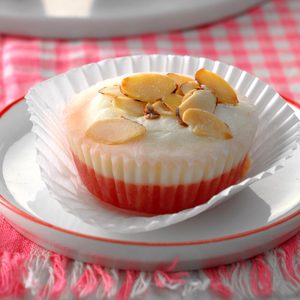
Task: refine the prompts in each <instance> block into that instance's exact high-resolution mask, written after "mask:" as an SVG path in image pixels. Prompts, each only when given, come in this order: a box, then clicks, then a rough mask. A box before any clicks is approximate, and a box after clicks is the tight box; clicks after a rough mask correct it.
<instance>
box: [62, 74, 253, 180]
mask: <svg viewBox="0 0 300 300" xmlns="http://www.w3.org/2000/svg"><path fill="white" fill-rule="evenodd" d="M120 80H121V79H120V78H116V79H110V80H106V81H103V82H101V83H98V84H96V85H94V86H92V87H90V88H89V89H87V90H85V91H83V92H82V93H80V94H78V95H77V96H76V97H75V99H73V101H72V102H71V104H70V105H69V106H68V107H67V109H66V122H65V124H66V129H67V132H68V136H69V137H71V139H70V140H71V148H72V150H73V151H74V152H75V154H77V155H78V157H79V158H80V160H82V161H84V162H86V163H87V164H88V165H90V166H92V167H94V168H95V169H96V170H97V171H98V172H99V173H100V174H103V175H105V176H111V175H112V173H113V172H114V171H113V170H110V171H108V170H106V169H107V168H104V167H103V166H102V163H99V165H98V163H95V162H92V159H90V158H88V157H87V156H88V155H87V154H86V153H85V154H84V153H83V152H82V147H80V146H79V145H82V144H83V145H85V146H87V147H88V148H91V149H92V150H91V151H92V153H96V152H97V151H100V153H101V155H104V154H105V153H107V154H108V153H109V155H111V154H112V155H116V156H119V157H122V158H124V159H126V160H127V159H128V158H131V159H133V160H134V161H135V162H136V163H137V164H140V163H141V164H142V163H143V162H144V161H147V162H150V163H152V164H156V163H159V162H161V161H168V162H170V163H172V164H176V162H177V161H178V162H179V161H180V162H183V161H184V162H185V163H186V164H188V165H190V166H192V165H194V166H195V164H196V165H197V168H201V166H202V168H204V169H205V170H204V171H202V173H203V172H204V173H205V174H202V175H201V176H200V175H199V176H196V175H195V177H199V178H200V177H201V178H202V177H203V178H205V179H209V178H213V177H215V176H217V175H219V174H221V173H222V172H224V171H228V170H229V169H231V168H232V167H234V166H235V165H237V164H238V163H239V162H240V161H241V160H242V159H243V158H244V157H245V156H246V154H247V153H248V151H249V149H250V147H251V144H252V141H253V138H254V135H255V131H256V126H257V117H256V113H255V107H254V106H253V105H251V104H249V103H248V102H247V99H246V98H243V97H241V96H239V104H238V105H236V106H233V105H224V104H218V105H217V107H216V111H215V115H216V116H217V117H218V118H220V119H221V120H223V121H224V122H226V123H227V124H228V125H229V127H230V129H231V132H232V135H233V138H232V139H229V140H223V139H215V138H209V137H199V136H197V135H195V134H193V133H192V130H191V128H190V127H187V128H186V127H182V126H181V125H179V123H178V121H177V120H176V118H175V117H169V116H161V117H160V118H159V119H155V120H147V119H145V118H144V117H133V116H129V115H127V114H126V112H124V111H122V110H118V109H115V108H114V107H113V106H112V102H111V98H110V97H109V96H104V95H102V94H100V93H98V90H99V89H101V88H102V87H105V86H110V85H113V84H119V83H120ZM120 115H123V116H125V117H126V118H128V119H131V120H133V121H136V122H138V123H140V124H142V125H144V126H145V128H146V131H147V133H146V136H144V137H142V138H141V139H139V140H136V141H132V142H128V143H125V144H121V145H103V144H97V143H94V142H93V141H91V140H88V139H87V138H85V131H86V129H87V128H88V127H89V126H90V125H91V124H93V123H94V122H95V121H97V120H101V119H109V118H113V117H119V116H120ZM224 163H225V165H224ZM210 167H211V168H210ZM108 169H109V168H108ZM149 171H150V170H149ZM121 172H122V171H120V177H121V176H124V174H123V175H122V174H121ZM117 173H118V172H117ZM129 173H130V171H129ZM113 175H114V176H115V173H114V174H113ZM126 176H127V177H128V174H127V175H126ZM135 176H136V175H135ZM117 177H118V175H117ZM129 177H130V176H129ZM141 177H143V176H141ZM199 178H194V177H193V178H190V179H184V178H183V179H181V180H183V181H186V180H187V181H188V182H193V181H196V180H198V179H199ZM128 180H129V181H130V182H131V181H135V182H136V181H137V179H135V180H133V179H131V178H129V179H128ZM142 181H143V180H142ZM166 183H168V182H166Z"/></svg>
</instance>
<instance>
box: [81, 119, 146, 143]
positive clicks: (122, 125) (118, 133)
mask: <svg viewBox="0 0 300 300" xmlns="http://www.w3.org/2000/svg"><path fill="white" fill-rule="evenodd" d="M145 133H146V128H145V127H144V126H143V125H141V124H139V123H137V122H133V121H131V120H128V119H125V118H115V119H106V120H98V121H96V122H95V123H94V124H92V125H91V126H90V127H89V128H88V129H87V131H86V133H85V135H86V137H87V138H89V139H91V140H93V141H94V142H96V143H101V144H107V145H117V144H124V143H127V142H129V141H132V140H134V139H136V138H140V137H142V136H143V135H145Z"/></svg>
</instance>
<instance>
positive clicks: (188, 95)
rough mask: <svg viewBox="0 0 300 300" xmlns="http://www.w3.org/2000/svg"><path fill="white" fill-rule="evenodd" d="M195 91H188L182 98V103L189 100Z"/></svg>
mask: <svg viewBox="0 0 300 300" xmlns="http://www.w3.org/2000/svg"><path fill="white" fill-rule="evenodd" d="M196 91H197V90H196V89H193V90H190V91H188V92H187V93H186V94H185V95H184V96H183V98H182V103H183V102H184V101H185V100H187V99H188V98H190V96H192V95H193V94H194V92H196Z"/></svg>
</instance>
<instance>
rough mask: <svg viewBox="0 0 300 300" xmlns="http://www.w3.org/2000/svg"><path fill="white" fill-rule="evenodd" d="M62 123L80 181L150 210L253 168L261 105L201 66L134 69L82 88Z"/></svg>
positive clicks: (191, 197)
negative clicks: (186, 70)
mask: <svg viewBox="0 0 300 300" xmlns="http://www.w3.org/2000/svg"><path fill="white" fill-rule="evenodd" d="M64 125H65V129H66V134H67V138H68V141H69V144H70V148H71V151H72V155H73V158H74V162H75V164H76V167H77V169H78V173H79V175H80V177H81V180H82V182H83V183H84V185H85V186H86V187H87V189H88V190H89V191H90V192H91V193H92V194H93V195H94V196H96V197H97V198H98V199H99V200H100V201H102V202H105V203H108V204H111V205H113V206H115V207H118V208H121V209H126V210H129V211H135V212H140V213H147V214H166V213H176V212H179V211H181V210H184V209H187V208H191V207H194V206H197V205H199V204H203V203H205V202H207V201H208V200H209V199H210V198H211V197H212V196H214V195H215V194H217V193H219V192H220V191H221V190H223V189H225V188H227V187H228V186H230V185H233V184H235V183H237V182H238V181H240V180H241V179H242V178H243V177H244V176H245V174H246V172H247V170H248V169H249V149H250V147H251V145H252V141H253V138H254V135H255V132H256V126H257V117H256V112H255V108H254V106H253V105H251V104H250V103H249V102H248V101H247V99H246V98H245V97H240V96H239V97H238V96H237V94H236V92H235V90H234V89H233V88H232V87H231V86H230V85H229V84H228V83H227V82H226V81H225V80H224V79H223V78H221V77H220V76H219V75H217V74H215V73H213V72H211V71H209V70H206V69H200V70H198V71H197V72H196V74H195V76H194V77H191V76H188V75H183V74H177V73H167V74H162V73H135V74H130V75H128V76H122V77H117V78H112V79H109V80H105V81H102V82H99V83H98V84H96V85H94V86H92V87H90V88H88V89H87V90H84V91H82V92H81V93H79V94H77V95H76V96H75V97H74V99H73V101H71V102H70V103H69V104H68V106H67V107H66V109H65V111H64Z"/></svg>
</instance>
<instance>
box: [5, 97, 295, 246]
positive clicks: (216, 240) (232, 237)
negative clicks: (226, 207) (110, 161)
mask: <svg viewBox="0 0 300 300" xmlns="http://www.w3.org/2000/svg"><path fill="white" fill-rule="evenodd" d="M280 96H281V97H282V98H283V99H284V100H286V101H287V102H288V103H289V104H292V105H293V106H295V107H296V108H298V109H300V104H299V103H297V102H296V101H294V100H293V99H290V98H289V97H286V96H283V95H280ZM22 101H24V102H25V96H22V97H19V98H17V99H16V100H14V101H12V102H11V103H9V104H8V105H6V106H4V107H3V108H2V109H1V110H0V118H3V116H4V115H5V114H6V113H8V112H9V111H10V110H11V109H13V108H14V107H15V106H17V105H18V104H20V103H22ZM0 205H3V206H4V207H6V208H7V209H9V210H10V211H11V212H13V213H15V214H17V215H18V216H20V217H22V218H25V219H26V220H27V221H29V222H33V223H35V224H38V225H40V226H43V227H46V228H48V229H52V230H56V231H59V232H61V233H65V234H69V235H72V236H75V237H79V238H85V239H89V240H93V241H98V242H104V243H111V244H122V245H128V246H152V247H166V246H168V247H173V246H176V247H177V246H192V245H205V244H212V243H220V242H225V241H230V240H237V239H240V238H244V237H249V236H253V235H255V234H258V233H261V232H265V231H268V230H270V229H273V228H275V227H277V226H279V225H281V224H284V223H286V222H288V221H291V220H293V219H295V218H297V217H298V216H299V215H300V209H298V210H296V211H295V212H293V213H291V214H289V215H287V216H285V217H283V218H280V219H279V220H277V221H275V222H273V223H271V224H268V225H264V226H260V227H258V228H255V229H252V230H247V231H243V232H239V233H235V234H231V235H225V236H221V237H216V238H211V239H202V240H191V241H181V242H141V241H128V240H120V239H112V238H106V237H100V236H94V235H90V234H85V233H80V232H77V231H73V230H69V229H65V228H62V227H59V226H57V225H54V224H51V223H48V222H46V221H44V220H42V219H40V218H38V217H35V216H33V215H31V214H29V213H27V212H25V211H23V210H21V209H19V208H18V207H16V206H14V205H13V204H12V203H11V202H10V201H9V200H8V199H6V198H5V197H4V196H3V195H1V194H0Z"/></svg>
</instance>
